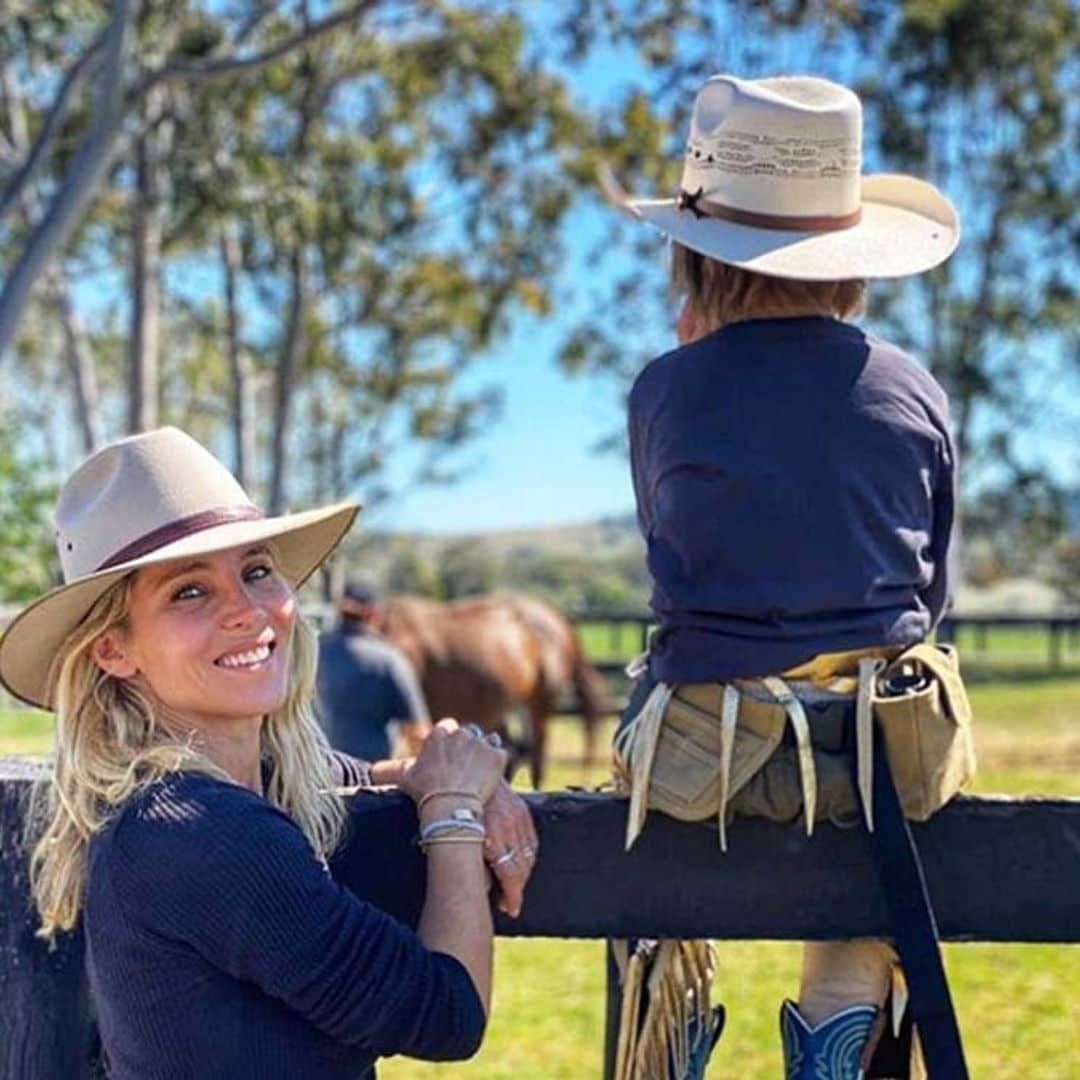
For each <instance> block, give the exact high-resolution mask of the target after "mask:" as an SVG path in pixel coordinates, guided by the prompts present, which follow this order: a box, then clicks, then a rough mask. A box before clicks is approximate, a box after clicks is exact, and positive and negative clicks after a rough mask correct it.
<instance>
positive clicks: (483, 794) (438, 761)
mask: <svg viewBox="0 0 1080 1080" xmlns="http://www.w3.org/2000/svg"><path fill="white" fill-rule="evenodd" d="M506 760H507V755H506V752H505V751H504V750H500V749H498V748H496V747H494V746H492V745H491V744H490V743H488V742H487V741H485V740H484V739H482V738H477V737H476V736H475V734H473V733H472V732H470V731H469V730H468V728H466V727H461V726H460V725H459V724H458V723H457V721H456V720H450V719H444V720H440V721H439V722H438V723H437V724H435V726H434V727H433V728H432V731H431V735H430V736H429V737H428V739H427V740H426V741H425V743H424V745H423V746H422V747H421V749H420V753H419V754H418V755H417V757H416V761H415V763H414V764H413V766H412V767H411V768H410V769H409V773H408V778H407V783H406V785H405V786H406V788H407V790H408V791H409V792H410V794H412V795H413V796H414V797H422V796H423V795H426V794H429V793H432V792H435V791H440V790H445V791H468V792H475V793H476V795H477V797H478V798H479V799H480V800H481V801H482V802H486V801H487V799H488V798H489V797H490V795H491V793H492V791H493V790H494V788H495V786H496V785H497V784H498V782H499V780H500V779H501V778H502V773H503V770H504V769H505V767H506Z"/></svg>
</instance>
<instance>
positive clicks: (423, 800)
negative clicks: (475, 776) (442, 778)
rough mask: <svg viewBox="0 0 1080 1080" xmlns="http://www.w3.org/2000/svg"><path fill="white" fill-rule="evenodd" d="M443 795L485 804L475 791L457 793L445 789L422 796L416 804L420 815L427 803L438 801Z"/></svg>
mask: <svg viewBox="0 0 1080 1080" xmlns="http://www.w3.org/2000/svg"><path fill="white" fill-rule="evenodd" d="M442 795H457V796H458V797H459V798H462V799H475V800H476V802H478V803H481V804H482V803H483V800H482V799H481V798H480V796H479V795H477V794H476V792H475V791H455V790H452V789H450V788H443V789H440V790H438V791H429V792H428V793H427V794H426V795H421V796H420V799H419V801H418V802H417V804H416V812H417V813H418V814H419V813H420V811H421V810H423V809H424V806H425V804H426V803H428V802H429V801H430V800H431V799H438V798H439V797H440V796H442Z"/></svg>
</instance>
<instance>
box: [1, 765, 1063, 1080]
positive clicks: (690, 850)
mask: <svg viewBox="0 0 1080 1080" xmlns="http://www.w3.org/2000/svg"><path fill="white" fill-rule="evenodd" d="M44 768H45V766H42V765H35V764H33V763H30V762H27V761H25V760H19V759H11V758H9V759H0V1080H86V1078H90V1077H95V1078H96V1077H98V1076H100V1072H99V1071H98V1070H99V1068H100V1063H99V1060H98V1059H99V1050H98V1047H99V1043H98V1040H97V1034H96V1028H95V1025H94V1020H93V1014H92V1008H91V1003H90V998H89V994H88V992H87V987H86V975H85V970H84V965H83V951H84V943H83V940H82V937H81V934H80V933H78V932H76V933H74V934H70V935H64V936H63V939H62V940H61V942H60V943H59V946H58V948H57V949H55V950H53V951H50V950H49V949H48V948H47V947H46V946H45V945H44V944H43V943H42V942H41V941H39V940H38V939H36V938H35V937H34V925H35V923H34V917H33V914H32V912H31V909H30V905H29V898H28V894H27V882H26V865H27V854H26V845H25V841H24V815H25V808H26V802H27V795H28V792H29V789H30V786H31V784H32V783H33V782H34V781H35V780H37V779H40V778H41V777H42V776H43V775H44V772H43V770H44ZM525 798H526V800H527V801H528V803H529V806H530V809H531V811H532V813H533V817H534V819H535V821H536V826H537V832H538V834H539V837H540V850H541V856H540V859H539V861H538V863H537V866H536V871H535V874H534V875H533V879H532V881H531V882H530V884H529V890H528V893H527V895H526V901H525V907H524V910H523V911H522V914H521V917H520V918H519V919H517V920H512V919H508V918H506V917H505V916H503V915H502V914H501V913H499V912H497V911H496V912H495V926H496V933H497V934H498V935H500V936H503V937H546V938H601V939H602V938H612V937H614V938H627V937H678V938H703V937H704V938H715V939H728V940H732V939H744V940H746V939H753V940H758V939H773V940H796V941H803V940H836V939H842V938H851V937H881V936H887V935H888V933H889V925H888V917H887V913H886V907H885V903H884V898H883V896H882V893H881V887H880V885H879V883H878V880H877V877H876V872H875V868H874V863H873V857H872V854H871V849H870V843H869V838H868V836H867V834H866V833H865V832H864V830H862V829H858V828H840V827H837V826H835V825H832V824H829V823H823V824H821V825H819V826H818V827H817V828H816V829H815V830H814V835H813V836H812V837H807V836H806V835H805V831H804V830H803V828H802V826H801V825H798V824H793V825H778V824H776V823H774V822H769V821H764V820H755V819H744V820H741V821H740V822H739V823H738V827H737V829H734V830H733V831H732V833H731V837H730V850H729V852H728V853H727V854H726V855H721V854H720V851H719V849H718V847H717V842H716V831H715V828H714V827H713V826H712V824H711V823H709V824H701V825H693V824H687V823H684V822H678V821H675V820H673V819H671V818H666V817H664V816H662V815H650V818H649V821H648V823H647V825H646V828H645V831H644V832H643V833H642V835H641V837H640V839H639V841H638V843H637V844H635V846H634V848H633V850H632V851H630V852H625V851H624V850H623V838H624V836H625V829H626V801H625V800H624V799H621V798H618V797H616V796H614V795H608V794H592V793H577V792H556V793H543V794H536V795H526V796H525ZM350 816H351V818H352V824H353V826H354V827H353V828H351V829H350V830H349V833H348V836H349V839H348V841H347V843H346V846H345V847H344V849H343V850H342V851H341V852H339V853H338V855H336V856H335V858H334V859H333V860H332V864H331V871H332V873H333V875H334V877H335V878H336V879H337V880H338V881H339V882H340V883H341V884H343V885H344V886H345V887H347V888H348V889H350V890H352V891H353V892H354V893H355V894H356V895H357V896H359V897H360V898H361V899H363V900H367V901H370V902H372V903H374V904H376V905H378V906H379V907H381V908H382V909H383V910H385V911H388V912H389V913H390V914H392V915H394V916H395V917H397V918H399V919H401V920H402V921H404V922H406V923H409V924H411V925H415V924H416V921H417V919H418V918H419V913H420V909H421V906H422V903H423V896H424V874H425V863H424V857H423V855H422V854H421V852H420V851H419V849H418V848H417V847H416V845H415V844H414V843H413V839H414V837H415V835H416V828H417V825H416V814H415V811H414V809H413V806H412V803H411V801H410V800H409V799H408V797H407V796H405V795H403V794H400V793H393V794H385V793H383V794H379V793H374V792H369V793H361V794H359V795H356V796H354V797H353V798H352V799H351V800H350ZM913 831H914V833H915V836H916V840H917V842H918V845H919V849H920V852H921V855H922V858H923V862H924V864H925V868H926V878H927V883H928V887H929V890H930V893H931V895H932V897H933V902H934V906H935V910H936V912H937V917H938V925H939V928H940V931H941V935H942V937H943V938H944V939H946V940H952V941H1018V942H1051V943H1059V942H1075V941H1077V940H1080V923H1078V921H1077V919H1076V897H1077V896H1078V895H1080V848H1078V847H1077V845H1076V842H1075V837H1076V836H1077V835H1080V799H1007V798H964V797H960V798H957V799H955V800H954V801H953V802H952V803H950V804H949V805H948V806H947V807H945V808H944V809H943V810H942V811H940V812H939V813H938V814H937V815H935V817H934V818H933V819H932V820H930V821H928V822H925V823H923V824H916V825H913Z"/></svg>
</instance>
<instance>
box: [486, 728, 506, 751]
mask: <svg viewBox="0 0 1080 1080" xmlns="http://www.w3.org/2000/svg"><path fill="white" fill-rule="evenodd" d="M484 740H485V741H486V742H487V744H488V745H489V746H494V747H495V749H496V750H498V749H499V747H500V746H502V736H501V735H500V734H499V733H498V732H497V731H489V732H488V733H487V735H485V736H484Z"/></svg>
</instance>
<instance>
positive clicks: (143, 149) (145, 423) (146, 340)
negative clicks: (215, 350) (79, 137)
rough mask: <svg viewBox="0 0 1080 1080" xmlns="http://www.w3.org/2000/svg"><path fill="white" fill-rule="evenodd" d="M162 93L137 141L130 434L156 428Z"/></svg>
mask: <svg viewBox="0 0 1080 1080" xmlns="http://www.w3.org/2000/svg"><path fill="white" fill-rule="evenodd" d="M161 94H162V90H161V88H160V87H155V88H153V89H151V90H150V92H149V94H148V95H147V100H146V111H145V115H144V126H143V131H142V133H141V134H140V135H139V136H138V138H137V139H136V141H135V203H134V208H133V215H132V223H131V249H132V250H131V333H130V337H129V341H128V418H127V428H128V431H130V432H138V431H148V430H149V429H151V428H155V427H157V426H158V411H159V409H158V406H159V401H160V395H161V374H160V365H161V355H160V353H161V236H162V221H161V213H162V211H161V188H162V182H163V177H162V162H161V145H160V142H161V138H162V134H161V130H160V128H159V123H160V110H161Z"/></svg>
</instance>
